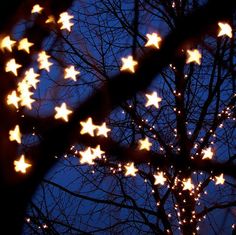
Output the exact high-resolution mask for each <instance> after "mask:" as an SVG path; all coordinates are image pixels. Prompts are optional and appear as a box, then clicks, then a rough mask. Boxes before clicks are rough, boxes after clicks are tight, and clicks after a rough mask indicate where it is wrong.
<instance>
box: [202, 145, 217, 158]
mask: <svg viewBox="0 0 236 235" xmlns="http://www.w3.org/2000/svg"><path fill="white" fill-rule="evenodd" d="M202 154H203V157H202V159H212V157H213V154H214V152H213V151H212V149H211V147H209V148H207V149H203V150H202Z"/></svg>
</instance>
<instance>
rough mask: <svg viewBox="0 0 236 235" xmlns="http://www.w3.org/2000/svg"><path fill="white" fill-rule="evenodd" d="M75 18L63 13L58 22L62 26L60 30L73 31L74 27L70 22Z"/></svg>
mask: <svg viewBox="0 0 236 235" xmlns="http://www.w3.org/2000/svg"><path fill="white" fill-rule="evenodd" d="M72 18H74V16H72V15H69V14H68V12H63V13H61V14H60V18H59V20H58V21H57V23H61V24H62V26H61V28H60V29H67V30H68V31H71V27H72V26H73V25H74V24H73V23H71V22H70V20H71V19H72Z"/></svg>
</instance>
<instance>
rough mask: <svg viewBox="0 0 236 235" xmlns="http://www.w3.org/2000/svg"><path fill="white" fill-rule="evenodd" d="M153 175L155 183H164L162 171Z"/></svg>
mask: <svg viewBox="0 0 236 235" xmlns="http://www.w3.org/2000/svg"><path fill="white" fill-rule="evenodd" d="M153 176H154V178H155V182H154V184H155V185H157V184H161V185H164V184H165V182H166V178H165V177H164V174H163V172H159V173H158V174H157V175H153Z"/></svg>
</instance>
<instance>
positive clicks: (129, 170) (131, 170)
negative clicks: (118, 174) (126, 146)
mask: <svg viewBox="0 0 236 235" xmlns="http://www.w3.org/2000/svg"><path fill="white" fill-rule="evenodd" d="M125 170H126V172H125V176H128V175H131V176H135V175H136V172H137V171H138V169H137V168H136V167H135V166H134V163H133V162H130V163H127V164H126V165H125Z"/></svg>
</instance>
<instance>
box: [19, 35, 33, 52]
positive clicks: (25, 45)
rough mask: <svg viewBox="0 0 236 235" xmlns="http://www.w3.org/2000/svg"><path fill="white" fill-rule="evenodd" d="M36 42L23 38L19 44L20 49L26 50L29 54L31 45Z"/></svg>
mask: <svg viewBox="0 0 236 235" xmlns="http://www.w3.org/2000/svg"><path fill="white" fill-rule="evenodd" d="M33 45H34V43H32V42H29V41H28V38H22V39H21V40H20V42H19V45H18V50H23V51H26V52H27V53H28V54H29V53H30V47H32V46H33Z"/></svg>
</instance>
